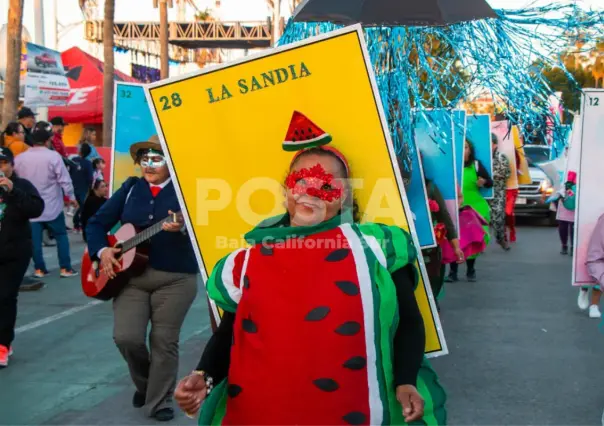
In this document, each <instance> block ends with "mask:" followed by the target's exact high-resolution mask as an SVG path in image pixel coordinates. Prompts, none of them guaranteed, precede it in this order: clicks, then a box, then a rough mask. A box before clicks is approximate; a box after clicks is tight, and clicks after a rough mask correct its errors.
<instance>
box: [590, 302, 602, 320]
mask: <svg viewBox="0 0 604 426" xmlns="http://www.w3.org/2000/svg"><path fill="white" fill-rule="evenodd" d="M589 317H590V318H601V317H602V314H601V313H600V308H599V306H598V305H591V306H590V307H589Z"/></svg>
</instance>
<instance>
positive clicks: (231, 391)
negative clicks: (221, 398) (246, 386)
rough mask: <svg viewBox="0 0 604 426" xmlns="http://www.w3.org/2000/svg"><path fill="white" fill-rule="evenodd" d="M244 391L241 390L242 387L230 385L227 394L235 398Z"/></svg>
mask: <svg viewBox="0 0 604 426" xmlns="http://www.w3.org/2000/svg"><path fill="white" fill-rule="evenodd" d="M242 390H243V389H242V388H241V386H239V385H233V384H230V385H229V387H228V389H227V394H228V395H229V398H235V397H236V396H237V395H239V394H240V393H241V391H242Z"/></svg>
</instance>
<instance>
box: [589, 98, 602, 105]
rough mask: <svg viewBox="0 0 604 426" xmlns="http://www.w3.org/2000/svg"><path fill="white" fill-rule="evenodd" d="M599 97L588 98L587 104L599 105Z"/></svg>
mask: <svg viewBox="0 0 604 426" xmlns="http://www.w3.org/2000/svg"><path fill="white" fill-rule="evenodd" d="M599 105H600V98H589V106H599Z"/></svg>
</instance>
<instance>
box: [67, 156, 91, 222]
mask: <svg viewBox="0 0 604 426" xmlns="http://www.w3.org/2000/svg"><path fill="white" fill-rule="evenodd" d="M89 155H90V145H88V144H84V145H82V146H80V152H79V155H77V156H73V157H72V158H71V159H70V160H71V162H72V165H71V167H70V168H69V175H70V176H71V181H72V183H73V190H74V192H75V196H76V200H77V201H78V208H77V210H76V211H75V212H74V215H73V229H74V230H75V231H76V232H79V231H80V230H81V229H82V228H81V227H82V224H81V221H80V214H81V212H82V206H83V204H84V200H86V196H87V195H88V191H89V190H90V187H91V186H92V182H93V180H92V179H93V178H92V176H93V170H92V163H91V162H90V161H88V160H87V159H86V157H87V156H89Z"/></svg>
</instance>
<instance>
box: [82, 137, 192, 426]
mask: <svg viewBox="0 0 604 426" xmlns="http://www.w3.org/2000/svg"><path fill="white" fill-rule="evenodd" d="M130 154H131V156H132V158H133V159H134V161H135V163H137V164H140V166H141V170H142V172H143V176H142V178H137V177H131V178H129V179H128V180H127V181H126V182H125V183H124V184H123V185H122V187H121V188H120V189H119V190H118V191H116V192H115V194H113V196H112V197H111V198H110V199H109V200H108V201H107V202H106V203H105V204H104V205H103V207H101V209H100V210H99V211H98V212H97V214H96V215H95V216H93V217H92V218H91V219H90V221H89V222H88V225H87V227H86V233H87V237H88V252H89V253H90V256H91V257H92V258H93V260H97V261H98V260H100V266H99V269H101V270H102V271H103V272H104V273H105V274H107V275H108V276H109V278H113V277H115V275H116V274H118V273H119V270H120V267H121V263H120V262H119V260H118V259H119V256H120V249H119V248H114V247H110V246H109V244H108V239H107V233H108V232H109V231H110V230H111V229H113V228H114V227H115V225H116V224H118V223H121V224H131V225H133V226H134V227H135V228H137V230H145V229H147V228H149V227H151V226H153V225H154V224H156V223H157V222H159V221H161V220H162V219H164V218H165V217H166V216H168V215H171V214H173V212H178V211H180V207H179V202H178V198H177V196H176V191H175V189H174V185H173V184H172V181H171V178H170V173H169V170H168V167H167V165H166V159H165V157H164V155H163V152H162V148H161V145H160V144H159V139H158V137H157V136H152V137H151V138H150V139H149V140H148V141H145V142H138V143H135V144H133V145H132V147H131V148H130ZM162 229H163V231H165V232H159V233H157V234H156V235H155V236H153V237H151V238H150V239H149V240H148V242H147V243H145V244H147V247H146V248H147V253H148V264H147V267H146V268H145V269H144V272H142V274H141V275H138V276H133V277H131V278H130V280H129V281H128V282H127V284H126V285H125V286H124V288H123V289H122V290H121V292H120V293H119V294H118V296H117V297H115V298H114V300H113V311H114V330H113V339H114V341H115V344H116V345H117V347H118V349H119V351H120V353H121V354H122V356H123V357H124V359H125V360H126V362H127V364H128V368H129V370H130V376H131V377H132V381H133V382H134V385H135V387H136V392H135V393H134V397H133V400H132V404H133V406H134V407H137V408H140V407H144V410H145V413H146V414H147V415H148V416H150V417H154V418H155V419H157V420H159V421H168V420H171V419H172V418H173V417H174V409H173V407H172V394H173V391H174V386H175V383H176V375H177V369H178V343H179V335H180V329H181V326H182V323H183V321H184V319H185V316H186V314H187V312H188V310H189V308H190V307H191V304H192V303H193V300H194V299H195V296H196V294H197V272H198V268H197V262H196V259H195V254H194V252H193V247H192V246H191V242H190V240H189V237H188V236H187V235H186V230H185V228H184V226H183V224H182V221H178V222H171V223H169V222H165V223H163V225H162ZM124 273H127V272H124ZM149 322H150V323H151V331H150V335H149V346H150V347H147V327H148V324H149Z"/></svg>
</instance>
